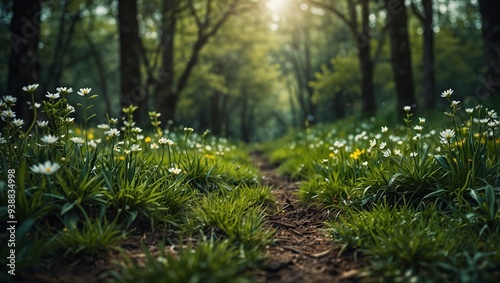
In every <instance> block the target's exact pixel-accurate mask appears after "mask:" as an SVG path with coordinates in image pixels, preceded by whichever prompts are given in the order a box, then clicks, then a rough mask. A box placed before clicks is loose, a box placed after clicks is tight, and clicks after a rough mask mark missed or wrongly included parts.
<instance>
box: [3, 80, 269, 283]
mask: <svg viewBox="0 0 500 283" xmlns="http://www.w3.org/2000/svg"><path fill="white" fill-rule="evenodd" d="M37 87H38V86H37V85H32V86H29V87H27V88H26V92H27V93H26V95H27V96H28V97H29V96H31V98H32V99H31V100H32V102H33V101H34V92H35V91H36V88H37ZM89 92H90V90H89V89H81V90H80V92H79V94H80V93H81V94H80V95H81V96H82V98H81V99H82V102H81V103H79V104H78V107H77V108H76V109H75V108H74V107H72V106H71V105H69V104H68V100H67V97H68V96H69V95H74V94H72V90H71V89H70V88H58V90H57V93H58V95H52V96H51V97H48V98H47V99H44V100H43V101H41V102H39V103H40V105H41V106H40V108H38V109H37V108H35V109H33V115H34V117H35V119H36V117H40V116H41V115H39V114H45V116H46V117H47V118H48V120H46V121H38V120H33V121H26V124H29V126H28V127H26V128H24V127H22V124H24V121H21V120H19V119H16V118H14V117H12V116H13V115H11V112H10V111H9V109H10V108H11V107H12V106H13V104H15V103H17V101H16V99H14V98H12V99H11V98H10V97H4V98H3V99H2V104H1V106H0V107H1V108H0V111H1V112H2V118H3V120H4V121H5V123H6V127H4V128H3V129H2V132H1V136H0V148H1V151H0V165H1V168H0V176H1V181H0V203H1V205H2V206H1V207H0V220H1V221H2V222H4V223H6V221H7V220H8V219H11V220H12V219H15V220H17V223H18V224H17V226H16V230H17V234H16V246H15V249H16V253H17V258H16V274H18V275H19V274H21V275H22V274H23V273H24V274H29V273H30V272H32V271H33V270H34V269H38V270H43V268H44V266H51V265H52V264H54V263H55V262H56V259H58V258H63V259H64V260H65V261H68V262H72V261H74V260H77V259H79V260H81V259H85V260H86V261H87V262H93V261H95V260H98V259H104V260H108V259H109V258H110V255H112V254H116V253H117V252H120V251H123V248H122V247H121V243H122V242H123V241H124V240H125V241H126V240H127V238H128V237H129V235H131V234H133V233H145V232H155V231H157V232H159V234H161V235H166V238H164V242H172V243H174V244H176V245H177V244H179V243H177V242H176V241H177V240H176V239H180V238H189V239H197V240H196V241H193V242H192V243H191V244H190V245H189V246H187V247H182V248H180V249H179V250H178V251H177V253H176V254H175V255H174V254H169V253H165V252H163V251H162V253H160V254H152V253H150V252H149V250H148V249H147V248H146V247H144V252H145V253H146V254H147V255H148V256H147V261H148V263H147V268H146V269H144V268H143V267H142V266H141V267H139V266H138V265H136V264H135V263H134V261H133V260H132V259H131V258H129V257H128V256H127V254H126V253H124V252H122V257H123V258H124V261H125V263H126V264H125V265H123V264H121V265H120V266H118V267H117V268H118V269H122V270H123V274H124V275H123V276H122V275H119V274H117V273H115V274H114V278H115V279H116V280H118V281H123V280H125V281H134V282H143V281H144V282H151V278H169V280H167V281H169V282H221V280H223V281H224V280H225V281H228V280H230V281H231V282H248V281H249V280H250V279H251V278H253V276H254V275H253V273H254V272H255V270H256V269H257V268H258V267H259V264H260V263H261V260H262V258H263V255H262V249H263V247H264V245H265V244H266V243H268V242H269V241H270V239H271V237H272V232H271V231H268V230H267V229H264V222H263V216H264V210H265V208H266V206H267V205H268V204H269V203H270V202H272V195H271V193H270V188H268V187H266V186H264V185H262V184H260V176H259V174H258V170H257V168H255V166H253V165H252V163H251V162H250V159H249V156H248V152H247V150H246V149H245V148H243V147H242V146H241V145H239V144H237V143H233V142H230V141H228V140H226V139H221V138H217V137H211V136H210V135H209V132H208V131H207V132H205V133H203V134H201V135H200V134H197V133H196V132H194V130H193V129H192V128H189V127H176V128H171V129H162V128H161V125H160V122H159V121H158V117H159V114H158V113H155V112H150V113H149V117H150V122H151V126H150V127H149V128H144V129H143V128H140V127H137V126H136V121H135V120H134V112H135V111H136V110H137V107H135V106H130V107H127V108H124V109H123V111H122V112H123V117H124V118H123V119H122V120H121V121H119V120H118V119H115V118H111V117H108V119H107V121H105V122H103V121H98V122H97V121H93V120H94V119H95V115H94V114H93V113H92V101H93V100H94V99H95V98H96V97H97V96H96V95H90V94H89ZM4 102H5V103H4ZM36 102H38V101H36ZM33 104H34V103H33ZM76 110H79V111H82V110H83V120H81V121H75V119H74V118H73V115H74V113H75V112H76ZM91 124H92V125H94V126H93V127H90V126H89V125H91ZM80 125H83V126H80ZM14 171H15V172H14ZM9 180H11V181H10V183H9ZM12 186H15V191H14V190H10V191H9V189H11V187H12ZM13 192H14V193H15V194H14V193H13ZM8 199H15V210H13V209H11V210H9V209H8V207H7V203H8ZM164 231H168V233H164ZM2 240H3V238H2ZM181 246H182V245H181ZM10 248H11V247H8V246H7V245H2V247H0V253H1V255H2V259H1V260H0V262H1V263H2V264H6V258H7V255H8V254H9V253H10ZM4 255H5V256H4ZM1 276H2V282H10V281H15V279H14V277H11V276H9V275H8V274H7V273H2V275H1ZM156 276H161V277H156ZM4 277H5V278H4ZM162 280H163V279H162Z"/></svg>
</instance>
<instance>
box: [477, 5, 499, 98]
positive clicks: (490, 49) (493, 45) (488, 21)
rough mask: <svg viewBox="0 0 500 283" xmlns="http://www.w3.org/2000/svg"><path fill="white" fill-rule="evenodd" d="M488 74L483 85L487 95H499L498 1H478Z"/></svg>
mask: <svg viewBox="0 0 500 283" xmlns="http://www.w3.org/2000/svg"><path fill="white" fill-rule="evenodd" d="M479 10H480V12H481V18H482V26H483V32H482V33H483V41H484V57H485V60H486V66H487V67H488V73H487V76H486V78H485V80H483V84H484V87H485V89H486V90H487V91H488V93H500V17H499V16H498V12H499V11H500V1H498V0H479Z"/></svg>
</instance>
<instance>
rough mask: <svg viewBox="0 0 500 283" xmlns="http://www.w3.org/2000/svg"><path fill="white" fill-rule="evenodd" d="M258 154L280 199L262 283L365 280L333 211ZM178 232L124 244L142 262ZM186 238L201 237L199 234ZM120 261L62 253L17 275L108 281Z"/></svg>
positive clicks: (76, 282)
mask: <svg viewBox="0 0 500 283" xmlns="http://www.w3.org/2000/svg"><path fill="white" fill-rule="evenodd" d="M252 159H253V161H254V162H255V164H256V165H258V166H259V168H260V170H261V171H262V176H263V182H264V183H265V184H267V185H269V186H270V187H271V188H272V192H273V194H274V196H275V199H276V205H275V207H271V208H270V209H269V211H268V215H267V216H266V218H265V221H266V223H267V224H266V225H267V227H268V228H271V229H272V230H274V231H275V235H274V238H275V240H274V241H273V244H272V245H269V246H268V247H266V251H265V252H266V253H267V257H268V260H267V261H266V263H265V265H264V267H263V268H262V270H260V271H259V272H258V278H257V282H258V283H278V282H279V283H291V282H303V283H313V282H314V283H316V282H359V281H360V278H359V273H360V270H361V269H362V268H363V267H364V266H365V264H364V263H363V262H362V261H360V260H359V258H357V257H356V256H355V255H354V254H352V253H349V252H346V251H344V252H342V253H341V252H340V251H341V248H340V247H339V246H336V245H334V244H332V242H331V240H330V239H329V238H328V237H327V234H326V231H325V227H324V224H323V223H324V222H325V221H326V220H328V217H329V216H330V215H332V214H331V213H325V212H324V211H322V210H320V209H318V208H314V207H311V206H307V205H306V204H303V203H301V202H299V200H298V198H297V196H296V192H297V190H298V183H297V182H293V181H290V180H289V179H287V178H286V177H283V176H281V175H280V174H278V173H277V170H276V166H272V165H270V164H269V162H268V161H267V160H266V159H265V158H264V157H263V156H262V155H261V154H259V153H252ZM141 230H142V229H140V228H138V229H137V231H141ZM146 230H148V229H145V230H142V231H146ZM173 237H174V235H173V234H172V233H169V232H168V231H164V232H161V233H158V231H157V232H147V233H144V232H140V233H139V232H136V233H135V234H133V235H130V236H129V237H128V238H127V240H126V241H125V242H123V243H121V245H120V247H121V248H122V250H123V251H125V252H126V253H127V254H128V255H129V256H130V257H132V258H133V259H134V260H135V261H137V262H141V261H142V259H143V258H144V257H145V255H144V252H143V251H142V248H141V245H144V246H146V247H148V248H149V250H150V251H151V252H152V254H155V253H157V251H158V243H159V242H160V241H161V240H162V239H167V238H169V239H172V238H173ZM185 241H191V242H196V239H185ZM165 248H166V249H170V251H171V252H173V253H175V252H176V250H177V248H176V246H173V245H172V246H168V245H166V246H165ZM116 261H121V256H120V254H119V253H115V254H113V255H112V257H111V258H107V259H105V260H104V259H103V260H98V261H93V262H89V261H86V260H84V259H75V260H73V261H71V262H68V261H67V260H65V259H63V258H60V259H56V261H55V262H54V261H53V260H52V261H51V262H50V264H47V265H46V266H44V265H41V266H39V267H37V268H36V269H32V270H29V271H28V272H25V273H23V274H22V275H20V276H16V278H15V282H26V283H27V282H30V283H31V282H47V283H48V282H50V283H55V282H71V283H80V282H82V283H87V282H106V281H108V280H109V279H111V278H110V277H109V271H110V270H116V271H117V272H118V273H119V272H120V271H119V270H117V265H116V264H115V263H116Z"/></svg>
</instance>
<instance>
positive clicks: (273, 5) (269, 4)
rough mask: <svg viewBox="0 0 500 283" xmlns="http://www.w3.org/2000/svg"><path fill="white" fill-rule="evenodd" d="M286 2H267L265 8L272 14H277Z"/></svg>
mask: <svg viewBox="0 0 500 283" xmlns="http://www.w3.org/2000/svg"><path fill="white" fill-rule="evenodd" d="M287 1H288V0H268V1H267V2H266V6H267V8H268V9H269V10H271V11H273V12H277V11H279V10H281V9H282V8H283V7H284V6H285V3H286V2H287Z"/></svg>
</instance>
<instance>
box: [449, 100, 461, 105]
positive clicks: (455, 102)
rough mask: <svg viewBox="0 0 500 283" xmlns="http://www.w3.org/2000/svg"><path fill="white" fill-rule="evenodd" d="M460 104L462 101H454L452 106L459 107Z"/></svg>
mask: <svg viewBox="0 0 500 283" xmlns="http://www.w3.org/2000/svg"><path fill="white" fill-rule="evenodd" d="M459 103H460V101H456V100H453V101H452V102H451V106H457V105H458V104H459Z"/></svg>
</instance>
